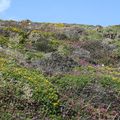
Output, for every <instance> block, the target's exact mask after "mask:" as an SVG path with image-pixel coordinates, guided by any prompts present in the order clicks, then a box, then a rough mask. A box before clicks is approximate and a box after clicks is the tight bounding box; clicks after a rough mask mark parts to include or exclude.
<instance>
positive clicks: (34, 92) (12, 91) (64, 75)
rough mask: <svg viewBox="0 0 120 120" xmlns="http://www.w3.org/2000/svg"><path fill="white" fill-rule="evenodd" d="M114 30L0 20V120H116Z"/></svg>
mask: <svg viewBox="0 0 120 120" xmlns="http://www.w3.org/2000/svg"><path fill="white" fill-rule="evenodd" d="M119 119H120V25H114V26H108V27H102V26H99V25H98V26H92V25H81V24H63V23H37V22H36V23H35V22H31V21H29V20H24V21H20V22H17V21H3V20H0V120H119Z"/></svg>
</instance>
